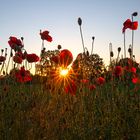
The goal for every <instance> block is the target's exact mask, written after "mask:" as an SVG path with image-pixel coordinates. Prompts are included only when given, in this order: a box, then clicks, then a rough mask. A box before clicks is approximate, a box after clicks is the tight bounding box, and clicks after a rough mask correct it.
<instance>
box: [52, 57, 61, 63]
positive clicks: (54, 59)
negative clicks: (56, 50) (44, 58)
mask: <svg viewBox="0 0 140 140" xmlns="http://www.w3.org/2000/svg"><path fill="white" fill-rule="evenodd" d="M50 60H51V61H53V62H54V63H55V64H58V63H59V56H52V57H51V58H50Z"/></svg>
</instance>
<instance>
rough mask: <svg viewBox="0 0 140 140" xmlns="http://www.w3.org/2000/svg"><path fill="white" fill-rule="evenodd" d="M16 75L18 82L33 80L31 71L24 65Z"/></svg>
mask: <svg viewBox="0 0 140 140" xmlns="http://www.w3.org/2000/svg"><path fill="white" fill-rule="evenodd" d="M15 77H16V80H17V82H20V83H25V82H28V81H31V80H32V78H31V76H30V71H28V70H25V68H24V67H21V69H20V70H18V71H16V73H15Z"/></svg>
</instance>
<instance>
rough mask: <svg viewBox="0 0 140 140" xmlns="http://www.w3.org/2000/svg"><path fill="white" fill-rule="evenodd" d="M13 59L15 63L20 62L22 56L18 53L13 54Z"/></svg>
mask: <svg viewBox="0 0 140 140" xmlns="http://www.w3.org/2000/svg"><path fill="white" fill-rule="evenodd" d="M13 61H14V62H15V63H18V64H21V63H22V58H21V57H20V56H18V55H15V56H13Z"/></svg>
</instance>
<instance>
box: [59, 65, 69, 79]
mask: <svg viewBox="0 0 140 140" xmlns="http://www.w3.org/2000/svg"><path fill="white" fill-rule="evenodd" d="M59 72H60V75H61V76H63V77H66V76H67V75H68V73H69V69H68V68H61V67H60V71H59Z"/></svg>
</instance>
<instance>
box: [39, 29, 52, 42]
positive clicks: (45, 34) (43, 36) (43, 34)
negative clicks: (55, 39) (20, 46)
mask: <svg viewBox="0 0 140 140" xmlns="http://www.w3.org/2000/svg"><path fill="white" fill-rule="evenodd" d="M40 36H41V39H42V40H46V41H48V42H52V37H51V36H50V35H49V31H44V32H41V30H40Z"/></svg>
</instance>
